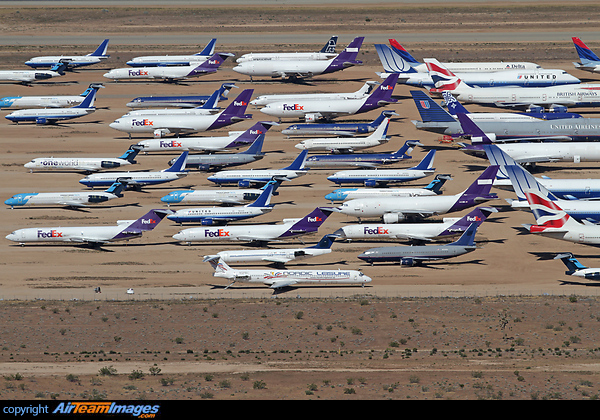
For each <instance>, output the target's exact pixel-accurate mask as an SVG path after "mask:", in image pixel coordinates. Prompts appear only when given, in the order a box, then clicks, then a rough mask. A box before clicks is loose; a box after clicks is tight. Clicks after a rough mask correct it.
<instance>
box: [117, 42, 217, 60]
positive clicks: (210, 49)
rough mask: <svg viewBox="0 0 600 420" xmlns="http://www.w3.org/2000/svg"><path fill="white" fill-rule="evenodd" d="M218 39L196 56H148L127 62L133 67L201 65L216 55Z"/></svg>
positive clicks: (209, 43)
mask: <svg viewBox="0 0 600 420" xmlns="http://www.w3.org/2000/svg"><path fill="white" fill-rule="evenodd" d="M216 42H217V39H216V38H213V39H211V40H210V41H209V42H208V44H206V47H204V49H202V51H200V52H198V53H196V54H183V55H147V56H141V57H134V58H132V59H131V60H129V61H128V62H127V65H128V66H131V67H158V66H163V67H165V66H189V65H190V64H192V63H196V64H200V63H202V62H204V61H206V60H208V59H209V58H210V57H211V56H212V55H213V54H214V53H215V43H216Z"/></svg>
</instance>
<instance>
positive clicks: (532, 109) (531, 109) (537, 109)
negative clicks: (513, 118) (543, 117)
mask: <svg viewBox="0 0 600 420" xmlns="http://www.w3.org/2000/svg"><path fill="white" fill-rule="evenodd" d="M527 112H532V113H536V114H538V113H542V112H544V107H543V106H539V105H529V107H528V108H527Z"/></svg>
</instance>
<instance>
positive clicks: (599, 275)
mask: <svg viewBox="0 0 600 420" xmlns="http://www.w3.org/2000/svg"><path fill="white" fill-rule="evenodd" d="M554 259H555V260H556V259H559V260H561V261H562V262H563V264H564V265H566V266H567V271H565V274H567V275H569V276H573V277H579V278H581V279H587V280H594V281H598V280H600V268H590V267H586V266H585V265H583V264H581V263H580V262H579V260H577V258H575V257H574V256H573V254H571V253H570V252H566V253H563V254H558V255H557V256H556V257H554Z"/></svg>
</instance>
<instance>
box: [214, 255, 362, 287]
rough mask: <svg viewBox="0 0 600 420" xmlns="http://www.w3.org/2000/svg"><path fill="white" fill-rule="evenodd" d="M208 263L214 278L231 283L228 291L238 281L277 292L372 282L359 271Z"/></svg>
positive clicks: (220, 261)
mask: <svg viewBox="0 0 600 420" xmlns="http://www.w3.org/2000/svg"><path fill="white" fill-rule="evenodd" d="M207 261H208V262H209V263H210V265H211V266H212V267H213V268H214V270H215V271H214V273H213V276H215V277H222V278H225V279H228V280H230V281H231V283H230V284H229V285H228V286H227V287H226V289H227V288H229V287H231V286H232V285H233V284H234V283H235V282H236V281H238V282H242V283H260V284H266V285H267V286H269V288H271V289H275V290H276V291H282V290H284V289H286V288H290V287H296V286H299V285H300V286H301V285H303V284H307V285H316V284H336V285H340V284H359V285H361V286H363V287H364V286H365V284H366V283H370V282H371V278H370V277H369V276H366V275H365V274H364V273H363V272H362V271H357V270H340V269H337V270H331V269H326V270H287V269H283V270H276V271H273V270H236V269H233V268H231V267H229V265H227V263H226V262H224V261H223V260H221V259H217V258H214V259H208V260H207Z"/></svg>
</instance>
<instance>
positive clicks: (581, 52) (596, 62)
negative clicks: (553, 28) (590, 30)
mask: <svg viewBox="0 0 600 420" xmlns="http://www.w3.org/2000/svg"><path fill="white" fill-rule="evenodd" d="M571 39H572V40H573V44H575V50H576V51H577V55H578V56H579V60H580V62H579V63H573V65H574V66H575V68H576V69H579V70H584V71H589V72H591V73H599V72H600V58H598V56H597V55H596V53H594V51H592V49H591V48H590V47H588V46H587V45H585V42H583V41H582V40H581V39H579V38H578V37H576V36H574V37H571Z"/></svg>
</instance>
